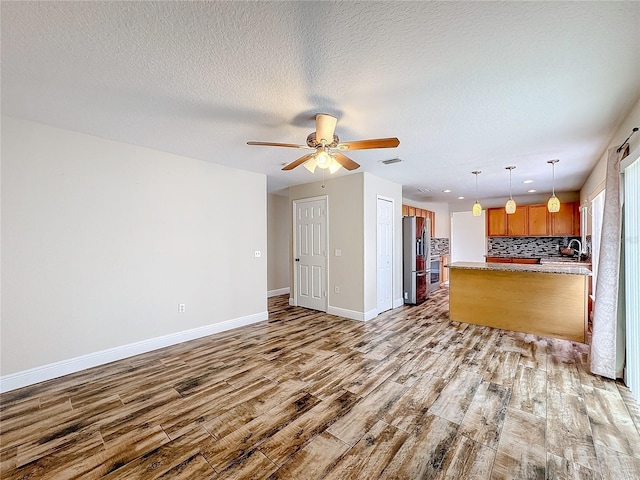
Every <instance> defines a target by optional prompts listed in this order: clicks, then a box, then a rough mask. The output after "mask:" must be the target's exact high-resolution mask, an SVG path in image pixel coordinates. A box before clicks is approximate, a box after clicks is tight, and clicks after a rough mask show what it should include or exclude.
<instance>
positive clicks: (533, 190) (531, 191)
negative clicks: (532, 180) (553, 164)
mask: <svg viewBox="0 0 640 480" xmlns="http://www.w3.org/2000/svg"><path fill="white" fill-rule="evenodd" d="M527 192H529V193H534V192H537V190H536V189H535V188H532V189H531V190H527Z"/></svg>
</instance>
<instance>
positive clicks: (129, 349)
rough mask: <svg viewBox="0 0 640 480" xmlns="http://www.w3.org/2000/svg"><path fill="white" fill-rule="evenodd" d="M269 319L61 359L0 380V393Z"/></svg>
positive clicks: (259, 316)
mask: <svg viewBox="0 0 640 480" xmlns="http://www.w3.org/2000/svg"><path fill="white" fill-rule="evenodd" d="M268 318H269V312H266V311H265V312H260V313H254V314H252V315H246V316H244V317H238V318H234V319H231V320H226V321H224V322H219V323H213V324H211V325H205V326H203V327H198V328H192V329H190V330H184V331H182V332H176V333H171V334H169V335H163V336H161V337H155V338H150V339H148V340H142V341H140V342H136V343H130V344H128V345H122V346H120V347H114V348H109V349H107V350H102V351H99V352H93V353H89V354H87V355H81V356H79V357H75V358H70V359H68V360H62V361H60V362H55V363H50V364H48V365H43V366H41V367H36V368H31V369H29V370H24V371H22V372H17V373H12V374H9V375H5V376H3V377H0V393H1V392H8V391H10V390H15V389H16V388H22V387H26V386H28V385H33V384H34V383H39V382H44V381H45V380H51V379H52V378H57V377H62V376H63V375H68V374H70V373H75V372H79V371H81V370H86V369H87V368H92V367H97V366H99V365H104V364H105V363H109V362H114V361H116V360H122V359H123V358H127V357H132V356H134V355H139V354H141V353H146V352H150V351H152V350H158V349H159V348H164V347H168V346H171V345H175V344H177V343H182V342H187V341H189V340H195V339H196V338H201V337H206V336H207V335H213V334H214V333H220V332H224V331H226V330H232V329H234V328H238V327H242V326H245V325H250V324H252V323H256V322H261V321H263V320H267V319H268Z"/></svg>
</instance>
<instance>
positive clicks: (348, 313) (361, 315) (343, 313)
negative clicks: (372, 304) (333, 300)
mask: <svg viewBox="0 0 640 480" xmlns="http://www.w3.org/2000/svg"><path fill="white" fill-rule="evenodd" d="M327 313H329V314H331V315H337V316H338V317H345V318H350V319H351V320H358V321H360V322H367V321H369V320H371V319H372V318H375V317H376V316H377V315H378V310H377V309H375V308H374V309H373V310H370V311H368V312H358V311H356V310H349V309H346V308H339V307H332V306H331V305H329V307H328V308H327Z"/></svg>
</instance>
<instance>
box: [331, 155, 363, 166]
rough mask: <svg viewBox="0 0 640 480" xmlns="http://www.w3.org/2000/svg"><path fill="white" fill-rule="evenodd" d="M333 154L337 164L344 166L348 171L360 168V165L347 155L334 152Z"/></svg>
mask: <svg viewBox="0 0 640 480" xmlns="http://www.w3.org/2000/svg"><path fill="white" fill-rule="evenodd" d="M331 154H332V155H335V157H336V162H338V163H339V164H340V165H342V166H343V167H344V168H346V169H347V170H355V169H356V168H358V167H360V164H358V163H356V162H354V161H353V160H351V159H350V158H349V157H347V156H346V155H343V154H341V153H340V152H332V153H331Z"/></svg>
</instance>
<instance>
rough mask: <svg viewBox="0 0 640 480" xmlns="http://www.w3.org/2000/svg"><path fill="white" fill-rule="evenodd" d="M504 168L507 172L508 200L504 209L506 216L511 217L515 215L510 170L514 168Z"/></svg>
mask: <svg viewBox="0 0 640 480" xmlns="http://www.w3.org/2000/svg"><path fill="white" fill-rule="evenodd" d="M504 168H505V169H506V170H509V200H507V203H506V204H505V206H504V209H505V210H506V212H507V214H508V215H511V214H513V213H516V201H515V200H514V199H513V197H512V196H511V170H513V169H514V168H516V167H515V166H513V165H512V166H510V167H504Z"/></svg>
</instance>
